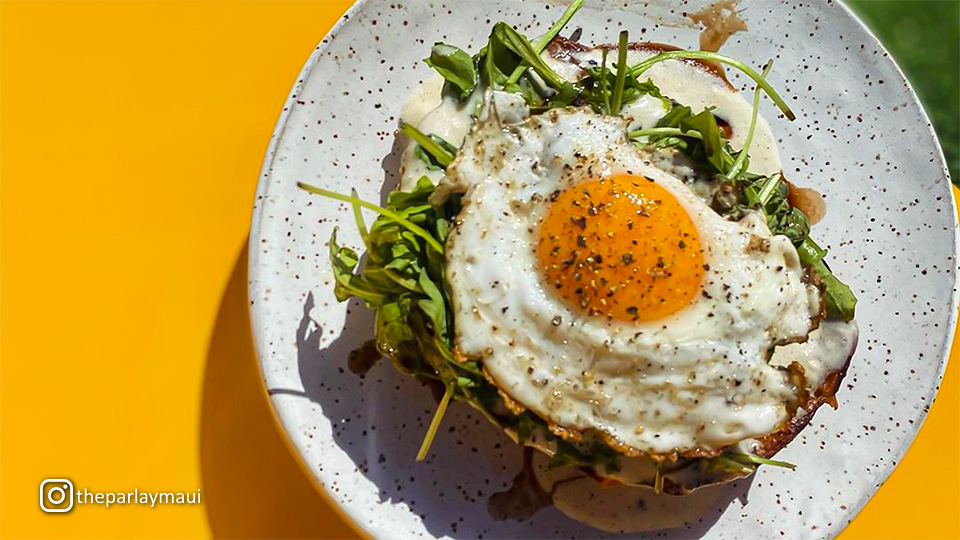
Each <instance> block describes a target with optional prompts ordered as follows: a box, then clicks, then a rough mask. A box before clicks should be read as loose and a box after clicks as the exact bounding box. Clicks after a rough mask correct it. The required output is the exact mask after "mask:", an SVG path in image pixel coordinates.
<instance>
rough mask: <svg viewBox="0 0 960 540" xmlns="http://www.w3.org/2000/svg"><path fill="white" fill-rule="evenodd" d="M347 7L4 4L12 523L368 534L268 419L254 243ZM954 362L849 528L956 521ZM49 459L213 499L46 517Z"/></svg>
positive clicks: (38, 533)
mask: <svg viewBox="0 0 960 540" xmlns="http://www.w3.org/2000/svg"><path fill="white" fill-rule="evenodd" d="M349 3H350V2H346V1H325V2H255V1H241V2H225V1H210V2H187V1H184V2H169V3H162V2H147V1H126V2H119V1H113V2H79V1H71V2H54V1H40V2H25V1H2V2H0V69H2V71H0V245H2V254H0V279H2V293H0V302H2V305H0V312H2V313H0V325H2V329H0V334H2V339H0V359H2V363H0V428H2V433H0V460H2V470H0V535H2V536H3V537H6V538H41V537H77V538H119V537H131V538H139V537H142V538H177V537H207V536H216V537H237V536H246V537H307V536H315V537H328V538H333V537H343V536H351V537H352V536H355V535H354V533H353V532H352V531H351V529H350V527H349V526H348V525H347V524H345V523H344V522H343V521H342V520H341V519H340V518H339V517H337V515H336V513H335V512H334V511H333V510H332V509H331V508H330V506H329V505H328V504H327V503H326V502H325V499H324V498H323V497H322V496H321V495H319V494H318V493H317V492H316V491H315V490H314V488H313V486H312V485H311V482H310V481H309V480H308V479H307V477H306V476H305V475H304V474H303V473H302V471H301V469H300V468H299V464H298V462H297V461H296V459H295V458H294V457H293V456H292V455H291V453H290V452H289V450H288V448H287V446H286V444H285V442H284V439H283V436H282V435H281V433H280V432H279V431H278V429H277V427H276V426H275V424H274V420H273V416H272V413H271V410H270V409H269V407H268V404H267V401H266V398H265V395H264V393H263V390H262V386H261V384H260V380H259V373H258V372H257V368H256V364H255V359H254V357H253V353H252V349H251V344H250V331H249V327H248V322H247V314H246V299H245V285H246V253H245V250H244V244H245V242H246V237H247V231H248V225H249V219H250V210H251V201H252V198H253V192H254V187H255V185H256V181H257V176H258V172H259V169H260V164H261V160H262V158H263V154H264V150H265V149H266V146H267V142H268V140H269V136H270V133H271V132H272V130H273V126H274V122H275V121H276V118H277V115H278V113H279V111H280V108H281V106H282V104H283V101H284V99H285V97H286V95H287V92H288V90H289V88H290V86H291V84H292V82H293V80H294V79H295V77H296V74H297V73H298V71H299V69H300V67H301V65H302V63H303V61H304V60H305V59H306V57H307V55H309V54H310V52H311V51H312V50H313V48H314V46H315V45H316V43H317V42H318V41H319V40H320V38H321V37H322V36H323V35H324V34H325V33H326V31H327V30H328V28H329V27H330V26H331V25H332V24H333V23H334V22H335V21H336V19H337V18H338V17H339V15H340V14H342V13H343V11H344V10H345V9H346V8H347V7H348V5H349ZM944 301H946V298H945V299H944ZM954 349H955V353H956V345H955V348H954ZM958 370H960V362H958V361H957V358H954V359H953V361H952V362H951V365H950V368H949V370H948V372H947V377H946V379H945V382H944V384H943V388H942V390H941V392H940V397H939V398H938V399H937V402H936V404H935V406H934V407H933V410H932V412H931V413H930V416H929V418H928V420H927V423H926V425H925V426H924V428H923V431H922V433H921V434H920V436H919V438H918V439H917V441H916V442H915V444H914V445H913V447H912V448H911V449H910V451H909V453H908V454H907V457H906V459H905V460H904V461H903V463H902V464H901V465H900V467H899V468H898V469H897V471H896V472H895V473H894V475H893V476H892V477H891V479H890V480H889V482H888V483H887V484H886V485H885V486H884V487H883V488H882V489H881V490H880V491H879V493H878V494H877V495H876V497H874V499H873V500H872V501H871V502H870V504H869V505H868V506H867V508H866V509H865V510H864V511H863V513H862V514H861V516H860V517H859V518H857V519H856V521H855V522H854V523H853V524H852V525H851V526H850V527H849V528H848V530H847V531H846V532H845V533H843V535H842V537H841V538H843V539H844V540H853V539H867V538H889V539H893V538H957V537H960V527H958V522H957V511H958V507H960V493H958V489H960V487H958V478H960V465H958V454H960V435H958V424H960V420H958V418H960V417H958V410H960V401H958V397H960V381H958ZM50 477H53V478H57V477H66V478H69V479H71V480H72V481H73V482H74V484H75V485H76V486H77V487H78V488H80V489H83V488H87V489H88V490H90V491H132V490H133V489H134V488H137V489H139V490H140V491H182V492H188V491H195V490H197V489H202V493H203V495H202V500H203V504H201V505H194V506H188V505H184V506H166V507H161V508H154V509H150V508H149V507H144V506H140V505H133V506H114V507H111V508H104V507H103V506H99V505H92V506H89V507H81V508H77V509H75V510H74V511H73V512H71V513H70V514H62V515H49V514H44V513H42V512H41V511H40V509H39V505H38V493H39V491H38V486H39V484H40V482H41V480H42V479H44V478H50Z"/></svg>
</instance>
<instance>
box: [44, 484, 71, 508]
mask: <svg viewBox="0 0 960 540" xmlns="http://www.w3.org/2000/svg"><path fill="white" fill-rule="evenodd" d="M40 509H41V510H43V511H44V512H49V513H59V512H69V511H70V510H72V509H73V482H71V481H69V480H67V479H66V478H50V479H47V480H44V481H43V482H41V483H40Z"/></svg>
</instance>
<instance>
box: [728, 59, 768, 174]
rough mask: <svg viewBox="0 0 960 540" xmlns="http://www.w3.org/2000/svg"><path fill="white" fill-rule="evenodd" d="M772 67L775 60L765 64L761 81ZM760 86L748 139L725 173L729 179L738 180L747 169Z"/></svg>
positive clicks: (754, 103)
mask: <svg viewBox="0 0 960 540" xmlns="http://www.w3.org/2000/svg"><path fill="white" fill-rule="evenodd" d="M771 69H773V60H769V61H768V62H767V65H766V66H764V68H763V72H762V73H761V74H760V81H765V80H766V78H767V75H768V74H769V73H770V70H771ZM760 88H761V86H760V83H759V82H758V83H757V89H756V90H755V91H754V93H753V111H752V112H751V113H750V128H749V129H747V139H746V140H745V141H744V143H743V147H741V148H740V153H739V155H738V156H737V160H736V161H734V162H733V165H732V166H730V170H729V171H727V173H726V175H725V176H726V178H727V180H736V179H737V178H739V177H740V175H741V173H744V172H746V171H747V152H748V151H749V149H750V145H751V144H752V143H753V133H754V131H755V130H756V128H757V116H758V114H759V112H760Z"/></svg>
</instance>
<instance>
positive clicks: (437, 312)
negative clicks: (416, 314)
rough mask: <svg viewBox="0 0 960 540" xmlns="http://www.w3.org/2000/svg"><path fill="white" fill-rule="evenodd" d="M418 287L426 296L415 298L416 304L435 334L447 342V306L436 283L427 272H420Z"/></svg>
mask: <svg viewBox="0 0 960 540" xmlns="http://www.w3.org/2000/svg"><path fill="white" fill-rule="evenodd" d="M420 288H421V289H423V292H424V294H426V295H427V297H426V298H421V299H420V300H417V306H418V307H419V308H420V309H421V310H423V313H424V314H425V315H426V316H427V317H428V318H429V319H430V323H431V325H432V326H433V331H434V333H435V336H436V337H437V338H438V339H440V340H441V341H443V342H444V343H447V308H446V303H445V302H444V300H443V295H442V294H441V293H440V289H439V288H438V287H437V285H436V284H435V283H434V282H433V280H431V279H430V277H429V276H427V272H426V271H425V270H424V271H421V272H420Z"/></svg>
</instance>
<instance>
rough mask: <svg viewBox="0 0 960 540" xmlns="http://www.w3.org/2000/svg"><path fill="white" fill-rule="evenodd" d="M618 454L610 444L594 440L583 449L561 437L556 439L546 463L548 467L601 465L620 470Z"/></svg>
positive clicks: (609, 469) (608, 469) (614, 470)
mask: <svg viewBox="0 0 960 540" xmlns="http://www.w3.org/2000/svg"><path fill="white" fill-rule="evenodd" d="M619 458H620V456H619V454H618V453H617V451H616V450H614V449H613V448H610V446H608V445H606V444H604V443H602V442H600V441H596V442H594V443H593V444H592V445H590V446H589V447H588V448H586V449H585V450H581V449H580V448H578V447H577V446H575V445H573V444H572V443H569V442H567V441H565V440H563V439H559V438H558V439H557V447H556V450H555V451H554V454H553V458H551V459H550V462H549V463H548V465H547V466H548V467H549V468H551V469H552V468H555V467H562V466H564V465H570V466H574V467H596V466H603V467H604V468H605V469H606V470H607V471H610V472H618V471H619V470H620V464H619Z"/></svg>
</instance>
